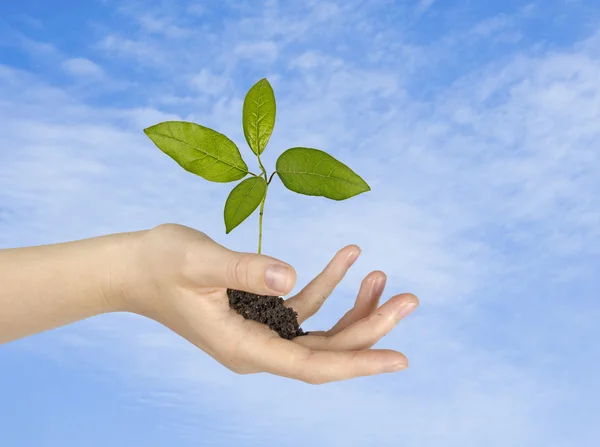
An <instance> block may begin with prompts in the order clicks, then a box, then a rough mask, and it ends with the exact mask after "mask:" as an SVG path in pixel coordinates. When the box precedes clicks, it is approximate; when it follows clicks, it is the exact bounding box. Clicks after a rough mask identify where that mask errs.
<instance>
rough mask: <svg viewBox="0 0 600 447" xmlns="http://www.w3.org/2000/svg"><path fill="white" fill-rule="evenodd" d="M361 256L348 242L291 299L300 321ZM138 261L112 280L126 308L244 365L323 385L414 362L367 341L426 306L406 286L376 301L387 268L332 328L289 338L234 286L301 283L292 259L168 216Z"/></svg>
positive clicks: (264, 289) (257, 288) (273, 291)
mask: <svg viewBox="0 0 600 447" xmlns="http://www.w3.org/2000/svg"><path fill="white" fill-rule="evenodd" d="M359 254H360V250H359V248H358V247H356V246H354V245H351V246H348V247H345V248H343V249H342V250H340V251H339V252H338V253H337V254H336V255H335V257H334V258H333V260H332V261H331V262H330V263H329V265H328V266H327V267H326V268H325V269H324V270H323V272H322V273H321V274H319V275H318V276H317V277H316V278H315V279H314V280H313V281H312V282H310V283H309V284H308V285H307V286H306V287H305V288H304V289H303V290H302V291H301V292H300V293H299V294H298V295H296V296H294V297H292V298H289V299H288V300H286V302H285V304H286V305H287V306H290V307H292V308H293V309H294V310H295V311H296V312H297V313H298V319H299V321H300V323H302V322H303V321H305V320H306V319H308V318H309V317H310V316H312V315H314V314H315V313H316V312H317V311H318V310H319V309H320V307H321V306H322V305H323V303H324V301H325V300H326V299H327V297H328V296H329V295H330V294H331V293H332V291H333V290H334V288H335V287H336V286H337V284H338V283H339V282H340V281H341V280H342V278H343V277H344V275H345V274H346V272H347V271H348V269H349V268H350V266H351V265H352V264H353V263H354V261H356V259H357V258H358V256H359ZM270 266H274V269H271V270H270V269H269V267H270ZM132 267H133V269H134V270H135V271H134V273H133V274H129V275H127V276H126V277H124V278H123V280H122V282H121V283H119V284H118V287H116V284H115V286H114V291H115V292H116V293H115V294H116V295H118V297H119V299H120V300H121V302H122V303H123V307H124V310H129V311H132V312H135V313H139V314H141V315H144V316H147V317H149V318H152V319H154V320H156V321H158V322H159V323H161V324H163V325H165V326H166V327H168V328H170V329H171V330H173V331H174V332H176V333H177V334H179V335H181V336H182V337H184V338H186V339H187V340H188V341H190V342H191V343H193V344H194V345H196V346H197V347H198V348H200V349H201V350H203V351H204V352H206V353H207V354H209V355H210V356H212V357H213V358H215V359H216V360H217V361H218V362H219V363H221V364H222V365H224V366H226V367H227V368H229V369H230V370H232V371H234V372H236V373H240V374H249V373H259V372H268V373H272V374H276V375H280V376H284V377H289V378H294V379H298V380H301V381H304V382H307V383H311V384H321V383H326V382H332V381H338V380H345V379H350V378H353V377H358V376H367V375H374V374H380V373H385V372H395V371H400V370H402V369H405V368H406V367H407V366H408V361H407V359H406V357H405V356H404V355H403V354H401V353H399V352H396V351H392V350H376V349H369V348H371V347H372V346H373V345H374V344H375V343H377V341H379V340H380V339H381V338H382V337H383V336H384V335H385V334H387V333H388V332H389V331H390V330H391V329H392V328H393V327H394V326H395V325H396V324H397V323H398V322H399V321H400V320H401V319H402V318H403V317H404V316H406V315H408V314H409V313H410V312H411V311H412V310H414V308H415V307H416V306H417V305H418V300H417V298H416V297H415V296H413V295H411V294H402V295H397V296H394V297H393V298H391V299H390V300H389V301H387V302H386V303H385V304H383V305H382V306H380V307H378V303H379V299H380V297H381V294H382V292H383V289H384V286H385V281H386V277H385V275H384V274H383V273H382V272H372V273H371V274H369V275H368V276H367V277H366V278H365V279H364V280H363V282H362V284H361V287H360V290H359V293H358V296H357V299H356V303H355V305H354V307H353V308H352V309H351V310H350V311H349V312H348V313H346V315H344V316H343V317H342V318H341V319H340V321H338V323H337V324H336V325H335V326H334V327H333V328H332V329H330V330H328V331H321V332H311V333H310V334H309V335H306V336H301V337H297V338H295V339H293V340H291V341H289V340H284V339H282V338H280V337H279V335H277V334H276V333H275V332H273V331H271V330H270V329H269V328H268V327H267V326H265V325H262V324H259V323H257V322H255V321H252V320H246V319H244V318H243V317H242V316H240V315H238V314H237V313H236V312H234V311H233V310H231V309H230V307H229V301H228V297H227V293H226V290H227V288H232V289H237V290H244V291H248V292H252V293H256V294H261V295H285V294H287V293H289V292H290V291H291V289H292V288H293V287H294V284H295V281H296V274H295V271H294V269H293V268H292V267H291V266H289V265H288V264H285V263H283V262H281V261H278V260H276V259H274V258H271V257H269V256H264V255H258V254H250V253H238V252H234V251H231V250H228V249H227V248H225V247H223V246H221V245H219V244H217V243H216V242H214V241H213V240H212V239H210V238H209V237H208V236H206V235H205V234H203V233H201V232H199V231H196V230H193V229H191V228H188V227H184V226H180V225H172V224H168V225H161V226H159V227H156V228H155V229H153V230H150V231H149V232H147V233H146V234H145V235H144V236H143V238H141V240H140V242H139V244H138V247H137V249H136V254H135V258H134V262H133V263H132ZM115 278H118V275H115ZM117 290H118V291H117Z"/></svg>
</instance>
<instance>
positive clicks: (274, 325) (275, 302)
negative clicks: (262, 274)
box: [227, 289, 308, 340]
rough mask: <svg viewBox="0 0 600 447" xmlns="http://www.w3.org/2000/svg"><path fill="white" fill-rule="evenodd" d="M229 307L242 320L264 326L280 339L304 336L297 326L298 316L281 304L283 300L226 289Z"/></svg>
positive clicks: (304, 333)
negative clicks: (241, 317)
mask: <svg viewBox="0 0 600 447" xmlns="http://www.w3.org/2000/svg"><path fill="white" fill-rule="evenodd" d="M227 296H228V297H229V307H231V308H232V309H233V310H235V311H236V312H237V313H238V314H240V315H241V316H243V317H244V318H247V319H250V320H254V321H257V322H259V323H262V324H266V325H267V326H269V328H271V329H272V330H274V331H275V332H277V333H278V334H279V336H280V337H281V338H285V339H286V340H291V339H292V338H294V337H299V336H301V335H306V334H308V332H304V331H303V330H302V329H301V328H300V325H299V324H298V314H297V313H296V312H295V311H294V309H292V308H291V307H286V306H284V304H283V298H281V297H279V296H270V295H256V294H254V293H249V292H242V291H240V290H233V289H227Z"/></svg>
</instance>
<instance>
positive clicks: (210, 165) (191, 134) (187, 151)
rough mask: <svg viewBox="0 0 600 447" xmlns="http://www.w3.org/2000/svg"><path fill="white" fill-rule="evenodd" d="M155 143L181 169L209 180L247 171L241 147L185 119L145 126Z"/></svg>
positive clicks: (238, 175) (227, 179)
mask: <svg viewBox="0 0 600 447" xmlns="http://www.w3.org/2000/svg"><path fill="white" fill-rule="evenodd" d="M144 133H145V134H146V135H148V137H149V138H150V139H151V140H152V141H153V142H154V144H156V146H157V147H158V148H159V149H160V150H161V151H163V152H164V153H165V154H167V155H168V156H169V157H171V158H172V159H173V160H175V161H176V162H177V163H178V164H179V165H180V166H181V167H182V168H183V169H185V170H186V171H189V172H191V173H193V174H196V175H199V176H200V177H202V178H205V179H206V180H210V181H212V182H220V183H225V182H233V181H235V180H240V179H242V178H244V177H245V176H246V174H248V166H247V165H246V163H245V162H244V160H243V159H242V156H241V154H240V150H239V149H238V148H237V146H236V145H235V143H234V142H233V141H231V140H230V139H229V138H227V137H226V136H225V135H223V134H221V133H219V132H216V131H214V130H212V129H209V128H208V127H204V126H201V125H199V124H195V123H189V122H185V121H166V122H164V123H159V124H156V125H154V126H151V127H148V128H147V129H144Z"/></svg>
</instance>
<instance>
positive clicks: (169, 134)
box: [144, 79, 370, 336]
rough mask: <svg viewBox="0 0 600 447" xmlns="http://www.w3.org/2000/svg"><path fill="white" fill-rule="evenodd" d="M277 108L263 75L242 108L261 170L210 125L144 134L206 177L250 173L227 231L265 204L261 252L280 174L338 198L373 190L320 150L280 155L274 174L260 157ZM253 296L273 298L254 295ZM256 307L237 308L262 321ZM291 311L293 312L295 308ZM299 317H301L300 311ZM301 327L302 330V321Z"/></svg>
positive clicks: (304, 189) (171, 126) (302, 189)
mask: <svg viewBox="0 0 600 447" xmlns="http://www.w3.org/2000/svg"><path fill="white" fill-rule="evenodd" d="M275 110H276V107H275V94H274V92H273V88H272V87H271V84H270V83H269V81H267V80H266V79H261V80H260V81H258V82H257V83H256V84H255V85H254V86H252V88H250V90H249V91H248V93H247V94H246V97H245V99H244V106H243V111H242V126H243V129H244V136H245V137H246V141H247V142H248V146H250V149H251V150H252V152H253V153H254V155H256V158H257V162H258V167H259V168H260V174H255V173H253V172H251V171H250V170H249V169H248V165H247V164H246V162H245V161H244V160H243V158H242V155H241V153H240V150H239V149H238V147H237V146H236V145H235V143H234V142H233V141H231V140H230V139H229V138H227V137H226V136H225V135H223V134H221V133H219V132H217V131H215V130H212V129H209V128H208V127H204V126H201V125H199V124H195V123H191V122H185V121H166V122H163V123H159V124H156V125H154V126H151V127H148V128H147V129H144V133H145V134H146V135H147V136H148V137H149V138H150V139H151V140H152V141H153V142H154V144H155V145H156V146H157V147H158V148H159V149H160V150H161V151H163V152H164V153H165V154H167V155H168V156H169V157H171V158H172V159H173V160H175V161H176V162H177V163H178V164H179V165H180V166H181V167H182V168H183V169H185V170H186V171H189V172H191V173H193V174H196V175H199V176H200V177H202V178H204V179H206V180H209V181H213V182H219V183H227V182H234V181H238V180H242V179H244V178H245V177H247V176H250V177H248V178H246V179H245V180H242V181H241V182H239V183H238V184H237V185H236V186H235V187H234V188H233V190H232V191H231V192H230V193H229V197H227V201H226V202H225V211H224V220H225V231H226V233H227V234H229V233H230V232H231V231H232V230H233V229H234V228H236V227H237V226H238V225H240V224H241V223H242V222H243V221H244V220H246V219H247V218H248V217H249V216H250V215H252V213H254V212H255V211H256V209H257V208H258V207H259V206H260V211H259V220H258V228H259V230H258V253H261V252H262V236H263V214H264V209H265V200H266V198H267V191H268V189H269V186H270V185H271V182H272V180H273V178H274V176H275V175H276V174H277V176H278V177H279V178H280V180H281V182H282V183H283V185H284V186H285V187H286V188H287V189H289V190H290V191H293V192H296V193H299V194H305V195H309V196H321V197H326V198H328V199H332V200H345V199H349V198H350V197H353V196H356V195H358V194H361V193H363V192H366V191H369V190H370V187H369V185H367V183H366V182H365V181H364V180H363V179H362V178H361V177H360V176H359V175H358V174H356V173H355V172H354V171H353V170H352V169H350V168H349V167H348V166H346V165H345V164H343V163H342V162H340V161H338V160H336V159H335V158H334V157H332V156H331V155H329V154H327V153H326V152H324V151H321V150H319V149H310V148H305V147H293V148H291V149H288V150H286V151H285V152H283V153H282V154H281V155H280V156H279V158H278V159H277V162H276V166H275V171H273V172H272V173H271V174H270V175H269V174H268V173H267V170H266V169H265V167H264V166H263V163H262V161H261V158H260V156H261V154H262V153H263V152H264V150H265V149H266V147H267V144H268V143H269V139H270V138H271V134H272V133H273V128H274V127H275ZM244 293H246V292H244ZM228 295H229V299H230V304H231V305H232V307H233V308H236V306H235V305H236V303H237V304H240V303H242V302H246V301H248V297H249V296H250V295H252V294H247V296H245V297H242V298H239V291H228ZM235 297H238V298H235ZM253 298H256V299H261V298H268V297H258V296H256V295H253ZM271 298H279V300H280V301H279V300H276V301H277V303H279V302H281V305H283V300H282V299H281V298H280V297H271ZM240 305H241V304H240ZM250 305H251V303H250V302H248V303H246V304H245V305H244V306H242V307H244V308H243V309H241V310H240V309H237V308H236V310H237V311H238V312H239V313H241V314H242V315H244V316H245V317H247V318H252V319H255V320H256V321H260V322H264V321H261V319H262V317H261V316H260V315H259V316H253V315H251V313H249V312H248V311H247V309H248V306H250ZM244 309H245V310H244ZM290 311H291V312H293V311H292V310H291V309H290ZM244 312H245V313H244ZM293 317H294V319H295V312H294V313H293ZM296 328H297V329H298V325H297V322H296ZM272 329H273V327H272ZM275 330H277V329H275ZM298 330H299V331H300V332H301V330H300V329H298ZM278 332H280V331H278ZM280 335H282V333H281V332H280ZM282 336H283V335H282Z"/></svg>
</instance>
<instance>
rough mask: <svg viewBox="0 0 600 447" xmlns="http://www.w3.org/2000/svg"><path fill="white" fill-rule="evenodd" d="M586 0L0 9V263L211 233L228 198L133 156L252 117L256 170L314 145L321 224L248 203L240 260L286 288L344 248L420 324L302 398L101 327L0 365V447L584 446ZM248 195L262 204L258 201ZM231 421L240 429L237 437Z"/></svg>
mask: <svg viewBox="0 0 600 447" xmlns="http://www.w3.org/2000/svg"><path fill="white" fill-rule="evenodd" d="M595 3H596V2H592V1H582V0H581V1H578V0H562V1H544V2H541V1H533V2H517V1H502V2H500V1H493V2H473V1H466V0H461V1H441V0H437V1H435V0H421V1H405V2H402V1H388V0H376V1H369V2H367V1H359V0H347V1H333V0H332V1H311V0H308V1H303V2H284V1H275V0H268V1H235V2H234V1H222V2H208V1H196V2H182V1H134V0H124V1H111V0H98V1H95V0H89V1H75V0H72V1H63V2H61V7H60V8H58V7H57V6H56V4H55V3H53V2H47V1H43V0H38V1H32V0H21V1H18V2H17V1H4V2H1V4H0V247H15V246H24V245H34V244H44V243H53V242H59V241H66V240H73V239H78V238H84V237H91V236H95V235H98V234H106V233H112V232H120V231H129V230H137V229H143V228H150V227H152V226H154V225H157V224H159V223H164V222H177V223H181V224H185V225H189V226H192V227H195V228H198V229H200V230H202V231H205V232H207V233H209V234H210V235H211V236H212V237H214V238H215V239H216V240H217V241H219V242H220V243H222V244H224V245H227V246H228V247H231V248H233V249H237V250H241V251H253V250H254V249H255V245H256V224H257V222H256V216H254V217H253V218H251V219H249V220H248V221H247V222H245V223H244V224H242V225H241V226H240V227H238V228H237V229H236V230H235V231H234V232H233V233H231V234H230V235H227V236H226V235H225V234H224V228H223V223H222V206H223V203H224V201H225V198H226V196H227V194H228V192H229V188H228V187H227V186H224V185H220V184H211V183H208V182H205V181H203V180H202V179H200V178H197V177H194V176H193V175H191V174H188V173H186V172H185V171H183V170H182V169H181V168H179V167H178V166H177V165H176V164H174V163H173V162H172V161H171V160H170V159H169V158H168V157H166V156H164V154H162V153H160V151H158V150H157V149H156V148H155V147H154V146H153V145H152V144H151V142H150V141H149V140H147V138H146V137H145V135H144V134H143V133H142V129H143V128H144V127H146V126H149V125H152V124H155V123H157V122H159V121H163V120H167V119H185V120H191V121H195V122H198V123H201V124H204V125H207V126H209V127H212V128H214V129H216V130H218V131H220V132H222V133H225V134H226V135H228V136H229V137H230V138H232V139H233V140H234V141H235V142H237V143H238V145H239V146H240V148H242V152H243V154H245V155H246V158H248V159H249V155H250V152H249V150H247V149H246V146H245V143H244V138H243V134H242V128H241V105H242V101H243V97H244V94H245V92H246V91H247V89H248V88H249V87H250V86H251V85H252V84H253V83H254V82H256V81H257V80H258V79H260V78H262V77H265V76H266V77H268V79H269V80H270V81H271V83H272V85H273V87H274V89H275V94H276V96H277V103H278V114H277V123H276V126H275V132H274V134H273V137H272V138H271V142H270V144H269V147H268V149H267V151H266V152H265V163H266V164H267V165H268V166H271V167H272V166H273V165H274V161H275V159H276V156H277V155H278V154H279V153H280V152H281V151H283V150H284V149H286V148H288V147H292V146H308V147H316V148H320V149H324V150H327V151H328V152H330V153H331V154H333V155H334V156H336V157H338V158H340V159H341V160H343V161H344V162H346V163H347V164H349V165H350V166H351V167H354V168H356V170H357V171H359V172H360V174H361V175H362V176H363V177H364V178H365V179H366V180H367V182H369V184H370V185H371V187H372V191H371V192H369V193H368V194H363V195H361V196H358V197H356V198H353V199H352V200H349V201H345V202H331V201H328V200H326V199H322V200H321V199H317V198H313V197H304V196H295V197H294V196H291V193H290V192H289V191H287V190H285V188H283V187H282V185H281V184H277V183H275V186H276V188H271V190H270V192H269V194H270V197H269V201H268V203H267V207H266V212H265V238H264V250H265V252H266V253H268V254H270V255H273V256H276V257H279V258H281V259H283V260H285V261H287V262H290V263H291V264H293V265H294V266H295V267H296V269H297V271H298V279H299V281H298V286H297V287H301V286H302V285H303V284H305V283H306V282H307V281H308V280H309V279H310V278H311V277H312V276H314V275H315V274H316V273H317V272H318V271H319V270H320V269H321V268H322V267H323V266H324V265H325V264H326V262H327V261H328V260H329V258H330V257H331V256H332V255H333V254H334V253H335V251H336V250H337V249H338V248H340V247H341V246H343V245H346V244H350V243H356V244H358V245H360V246H361V248H362V249H363V255H362V256H361V259H360V260H359V261H358V262H357V263H356V264H355V266H354V267H353V269H352V271H351V273H350V274H349V276H348V277H347V279H346V280H344V282H343V283H342V285H341V286H340V288H339V290H338V292H337V293H336V295H335V296H334V297H332V298H331V299H330V301H329V302H328V303H327V304H326V305H325V307H324V308H323V311H322V313H321V314H320V315H318V316H317V317H315V318H314V319H312V320H310V321H309V322H307V324H306V325H305V327H306V328H307V329H308V330H311V329H316V328H326V327H327V326H329V325H331V324H333V323H334V321H335V320H336V317H338V316H340V315H341V314H342V313H343V312H344V311H345V310H346V309H347V308H348V307H349V306H351V303H352V301H353V298H354V296H355V293H356V291H357V289H358V285H359V284H360V281H361V279H362V277H363V276H364V275H366V274H367V273H368V272H369V271H372V270H376V269H381V270H384V271H385V272H386V273H387V274H388V277H389V280H388V288H387V291H386V293H387V296H391V295H392V294H395V293H400V292H404V291H411V292H413V293H415V294H417V295H418V296H419V298H420V300H421V306H420V308H419V309H418V311H417V312H416V313H415V314H414V315H412V316H411V317H410V318H409V319H407V320H406V321H405V322H402V323H401V325H400V326H399V327H398V328H397V329H395V330H394V331H393V332H392V333H391V334H390V335H389V336H388V337H386V338H385V339H384V340H383V341H382V342H381V343H380V346H381V347H393V348H395V349H399V350H401V351H402V352H404V353H405V354H406V355H407V356H408V358H409V359H410V361H411V367H410V368H409V370H407V371H405V372H402V373H401V374H397V375H386V376H380V377H375V378H364V379H358V380H354V381H350V382H344V383H337V384H330V385H326V386H320V387H311V386H307V385H304V384H301V383H295V382H291V381H289V380H285V379H281V378H277V377H271V376H267V375H257V376H242V377H240V376H236V375H234V374H233V373H230V372H229V371H228V370H225V369H224V368H222V367H221V366H220V365H218V364H216V362H214V361H213V360H212V359H211V358H209V357H208V356H206V355H205V354H203V353H202V352H199V351H197V350H195V349H194V348H193V347H191V346H189V345H188V344H187V343H186V342H185V341H183V340H181V339H180V338H179V337H177V336H175V335H174V334H172V333H170V332H168V331H167V330H166V329H164V328H162V327H161V326H159V325H158V324H155V323H153V322H151V321H148V320H144V319H142V318H140V317H135V316H132V315H128V314H119V315H107V316H102V317H97V318H93V319H89V320H87V321H83V322H80V323H78V324H75V325H72V326H69V327H65V328H61V329H58V330H55V331H50V332H48V333H44V334H39V335H36V336H33V337H30V338H27V339H24V340H20V341H17V342H14V343H11V344H7V345H3V346H0V445H2V446H4V445H6V446H10V447H30V446H36V447H37V446H44V447H46V446H61V447H71V446H80V445H86V446H90V447H95V446H120V445H123V446H125V445H127V446H130V445H145V446H148V447H153V446H162V445H177V446H188V445H189V446H192V445H193V446H198V445H235V446H238V445H256V446H259V445H260V446H265V445H267V446H269V445H273V446H300V445H326V446H338V445H340V446H341V445H343V446H367V445H380V446H388V445H389V446H398V445H403V446H419V447H421V446H439V445H445V446H461V447H466V446H480V445H482V444H483V443H485V445H487V446H489V447H492V446H506V445H514V446H567V445H568V446H571V445H577V446H592V445H596V443H597V438H598V436H599V435H600V428H598V425H597V424H595V423H594V422H597V415H598V414H600V404H599V403H598V399H597V396H598V395H600V381H598V379H597V377H598V369H599V366H600V361H599V359H600V357H599V354H600V352H599V349H598V343H597V342H596V340H598V339H599V337H600V329H598V326H597V321H598V318H600V307H599V305H598V302H597V298H598V295H599V294H598V291H599V290H600V279H598V278H599V277H598V275H597V270H598V268H597V266H598V262H599V261H600V242H599V237H600V199H599V198H598V197H599V193H600V180H599V179H600V177H599V176H598V174H597V173H598V170H599V168H600V151H599V150H598V148H599V147H600V120H599V117H600V50H599V49H600V7H598V5H595ZM271 191H273V192H272V193H271ZM251 416H252V417H255V418H256V421H253V422H252V423H250V422H249V421H248V418H249V417H251Z"/></svg>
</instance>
